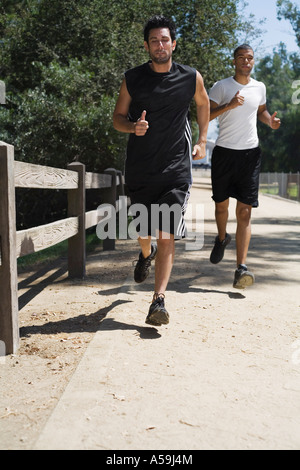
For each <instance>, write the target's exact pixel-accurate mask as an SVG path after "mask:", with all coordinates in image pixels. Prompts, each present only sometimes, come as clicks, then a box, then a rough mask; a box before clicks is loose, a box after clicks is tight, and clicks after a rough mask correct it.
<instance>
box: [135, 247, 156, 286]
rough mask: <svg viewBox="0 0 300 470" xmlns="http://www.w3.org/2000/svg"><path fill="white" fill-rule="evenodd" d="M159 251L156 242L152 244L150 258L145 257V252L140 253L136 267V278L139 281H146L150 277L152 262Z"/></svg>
mask: <svg viewBox="0 0 300 470" xmlns="http://www.w3.org/2000/svg"><path fill="white" fill-rule="evenodd" d="M156 253H157V246H156V244H154V243H152V244H151V254H150V255H149V256H148V258H144V256H143V253H142V252H141V253H140V256H139V259H138V262H137V263H136V266H135V269H134V280H135V282H137V283H141V282H144V280H145V279H146V278H147V277H148V275H149V273H150V269H151V262H152V261H153V260H154V258H155V256H156Z"/></svg>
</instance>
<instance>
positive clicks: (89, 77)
mask: <svg viewBox="0 0 300 470" xmlns="http://www.w3.org/2000/svg"><path fill="white" fill-rule="evenodd" d="M239 4H240V3H239V1H238V0H186V1H185V2H182V1H181V0H165V1H164V0H123V1H122V2H120V1H119V0H64V1H63V2H62V1H61V0H51V2H49V0H23V1H18V2H13V1H12V0H2V2H1V7H0V35H1V38H0V41H1V48H0V79H1V80H4V81H5V84H6V90H7V106H6V108H0V139H1V140H4V141H6V142H8V143H11V144H13V145H14V146H15V154H16V159H18V160H23V161H27V162H32V163H38V164H42V165H51V166H57V167H64V168H65V167H66V166H67V164H68V163H69V162H71V161H73V160H80V161H81V162H82V163H84V164H85V165H86V168H87V171H94V172H102V171H103V170H104V169H105V168H107V167H116V168H119V169H123V165H124V158H125V152H126V143H127V136H126V135H125V134H120V133H118V132H116V131H115V130H114V129H113V126H112V113H113V109H114V105H115V102H116V99H117V93H118V91H119V87H120V84H121V80H122V78H123V74H124V71H125V70H126V69H128V68H130V67H133V66H136V65H138V64H140V63H142V62H145V61H147V60H148V56H147V54H146V53H145V50H144V47H143V26H144V22H145V20H146V19H147V18H149V17H150V16H151V15H153V14H162V13H163V14H165V15H166V16H171V17H172V18H174V20H175V22H176V24H177V30H178V47H177V50H176V53H175V55H174V60H176V61H177V62H182V63H187V64H189V65H191V66H194V67H195V68H197V69H198V70H199V71H200V72H201V73H202V75H203V77H204V80H205V84H206V87H207V88H209V87H210V86H211V85H212V84H213V83H214V82H215V81H216V80H217V79H219V78H220V77H222V76H225V75H226V74H227V73H229V71H230V70H231V55H232V50H233V49H234V47H235V46H236V45H237V35H238V33H239V32H240V31H243V30H247V31H250V34H251V32H252V33H253V32H254V29H253V27H252V25H251V24H250V23H247V22H246V21H243V20H241V16H240V14H239V9H238V6H239ZM194 115H195V113H194V109H192V116H194ZM39 199H40V200H39V204H40V209H37V208H36V206H34V204H31V207H35V213H36V217H37V218H39V219H40V220H41V221H44V219H45V218H46V217H48V216H49V212H45V208H47V209H48V208H49V207H50V204H49V201H47V202H45V200H44V199H43V197H42V196H41V197H40V198H39ZM24 201H25V199H24V198H22V200H20V203H19V204H20V205H19V208H18V214H19V217H20V214H22V213H25V210H24V211H23V210H22V208H21V205H22V204H24V203H25V202H24ZM37 202H38V201H36V200H35V203H37ZM29 205H30V204H29ZM51 210H52V209H51ZM20 224H23V226H24V227H25V225H26V221H25V220H24V219H23V221H22V222H20Z"/></svg>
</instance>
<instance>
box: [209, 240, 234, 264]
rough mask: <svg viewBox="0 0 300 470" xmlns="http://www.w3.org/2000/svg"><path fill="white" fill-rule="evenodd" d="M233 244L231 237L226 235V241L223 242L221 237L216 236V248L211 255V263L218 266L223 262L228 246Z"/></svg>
mask: <svg viewBox="0 0 300 470" xmlns="http://www.w3.org/2000/svg"><path fill="white" fill-rule="evenodd" d="M230 242H231V236H230V235H229V234H228V233H226V236H225V239H224V240H223V241H222V242H221V241H220V239H219V236H216V239H215V246H214V247H213V249H212V252H211V255H210V262H211V263H213V264H218V263H220V261H222V259H223V256H224V251H225V248H226V246H227V245H228V244H229V243H230Z"/></svg>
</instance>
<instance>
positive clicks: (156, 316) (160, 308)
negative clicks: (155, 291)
mask: <svg viewBox="0 0 300 470" xmlns="http://www.w3.org/2000/svg"><path fill="white" fill-rule="evenodd" d="M164 297H165V296H164V295H163V294H161V295H160V296H158V297H157V299H155V300H154V301H153V302H152V304H151V305H150V308H149V313H148V315H147V318H146V323H147V324H148V325H154V326H161V325H167V324H168V323H169V314H168V312H167V310H166V308H165V298H164Z"/></svg>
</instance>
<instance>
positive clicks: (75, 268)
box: [68, 162, 86, 279]
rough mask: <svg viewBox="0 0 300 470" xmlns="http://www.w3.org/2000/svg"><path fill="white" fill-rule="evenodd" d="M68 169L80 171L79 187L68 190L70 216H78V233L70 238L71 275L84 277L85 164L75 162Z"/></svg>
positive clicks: (69, 259) (69, 265) (69, 262)
mask: <svg viewBox="0 0 300 470" xmlns="http://www.w3.org/2000/svg"><path fill="white" fill-rule="evenodd" d="M68 170H72V171H77V172H78V188H77V189H69V190H68V217H78V218H79V226H78V233H77V234H76V235H74V236H73V237H71V238H69V240H68V269H69V277H71V278H81V279H82V278H84V276H85V272H86V271H85V265H86V246H85V165H83V164H82V163H79V162H73V163H70V164H69V165H68Z"/></svg>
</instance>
